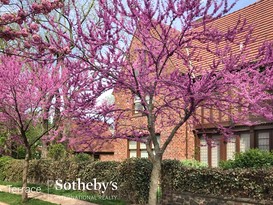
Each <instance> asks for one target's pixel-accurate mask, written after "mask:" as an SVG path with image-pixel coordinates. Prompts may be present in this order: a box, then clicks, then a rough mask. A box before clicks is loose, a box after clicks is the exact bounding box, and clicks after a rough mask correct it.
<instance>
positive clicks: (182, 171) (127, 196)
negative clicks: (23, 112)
mask: <svg viewBox="0 0 273 205" xmlns="http://www.w3.org/2000/svg"><path fill="white" fill-rule="evenodd" d="M22 165H23V160H14V159H12V160H11V159H10V158H3V157H2V158H0V180H3V179H4V180H6V181H15V182H17V181H21V178H22V167H23V166H22ZM151 170H152V164H151V162H150V161H149V160H148V159H140V158H133V159H128V160H125V161H123V162H100V161H92V160H90V161H82V162H78V161H77V160H75V159H64V160H61V161H55V160H32V161H31V163H30V169H29V179H30V182H33V183H46V182H47V180H48V179H50V180H56V179H62V180H63V181H74V180H76V179H77V178H80V179H81V181H83V182H90V181H92V180H93V179H94V178H96V179H97V181H105V182H111V181H112V182H117V186H118V189H117V190H116V191H115V190H110V189H108V190H107V192H106V193H104V195H106V196H113V195H115V196H117V197H118V198H119V199H123V200H126V201H128V202H130V203H135V204H145V203H146V202H147V199H148V190H149V180H150V174H151ZM161 187H162V191H163V194H164V193H165V192H166V191H174V192H192V193H199V194H206V195H215V196H233V197H246V198H253V199H267V200H273V168H272V167H271V168H259V169H253V168H249V169H228V170H223V169H215V168H214V169H213V168H205V167H199V168H192V167H185V166H184V165H183V163H181V162H180V161H176V160H164V161H163V167H162V180H161Z"/></svg>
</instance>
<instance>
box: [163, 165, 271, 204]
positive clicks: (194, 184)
mask: <svg viewBox="0 0 273 205" xmlns="http://www.w3.org/2000/svg"><path fill="white" fill-rule="evenodd" d="M162 190H163V193H164V192H167V191H174V192H192V193H199V194H205V195H215V196H232V197H245V198H253V199H267V200H273V168H272V167H271V168H260V169H253V168H252V169H230V170H223V169H216V168H202V169H200V168H199V169H194V168H187V167H185V166H182V165H181V163H180V162H179V161H174V160H166V161H164V162H163V171H162Z"/></svg>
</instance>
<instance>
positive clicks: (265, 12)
mask: <svg viewBox="0 0 273 205" xmlns="http://www.w3.org/2000/svg"><path fill="white" fill-rule="evenodd" d="M272 13H273V0H261V1H259V2H256V3H254V4H252V5H250V6H248V7H245V8H243V9H241V10H238V11H236V12H234V13H231V14H229V15H226V16H224V17H222V18H220V19H217V20H216V21H214V22H213V25H214V26H215V27H217V28H218V27H219V28H220V29H221V28H223V27H225V28H227V27H228V26H229V25H234V24H235V23H236V21H237V20H238V18H239V17H242V18H246V19H247V21H248V23H251V24H253V25H254V31H253V37H254V38H256V40H255V42H253V43H252V44H250V45H249V48H250V51H251V52H250V54H251V56H255V54H256V52H257V50H258V47H259V46H260V45H261V44H262V42H264V41H266V40H273V15H272ZM138 46H139V44H138V42H137V41H136V40H135V39H133V40H132V43H131V48H130V49H131V51H132V52H133V51H134V50H135V49H137V48H138ZM238 49H239V48H238ZM204 55H206V54H204ZM206 59H209V56H207V58H206ZM114 96H115V103H116V105H117V106H118V107H120V108H128V109H132V116H131V117H130V120H128V122H124V123H127V125H128V126H130V125H134V126H136V125H137V126H141V125H145V123H144V121H143V118H142V116H140V115H138V112H137V108H138V107H139V106H140V102H139V99H137V98H135V97H134V96H132V93H130V92H129V91H128V92H119V91H117V90H114ZM199 112H200V113H201V115H202V116H210V117H212V118H214V119H218V120H219V122H221V123H222V124H223V125H226V126H228V125H230V123H231V120H230V119H228V118H227V117H225V116H221V113H220V112H215V111H212V110H208V109H204V108H201V109H200V110H199ZM260 122H261V123H260V124H259V125H255V126H251V127H249V126H243V125H239V124H238V125H234V133H235V135H234V137H232V138H231V139H230V140H229V141H228V142H225V141H223V139H222V137H221V136H220V135H219V134H217V132H216V128H215V127H214V126H213V125H212V124H209V123H208V122H206V120H202V123H203V126H204V127H205V128H206V129H205V130H203V131H201V129H199V128H198V127H191V126H190V125H188V124H185V125H184V126H182V127H181V128H180V129H179V130H178V132H177V134H176V136H175V137H174V138H173V141H172V142H171V143H170V144H169V146H168V148H167V150H166V151H165V153H164V155H163V159H178V160H182V159H192V158H196V159H197V160H199V161H201V162H204V163H206V164H208V165H209V166H212V167H215V166H218V164H219V161H220V160H227V159H231V158H232V157H233V154H234V153H235V152H240V151H245V150H247V149H249V148H260V149H263V150H273V123H272V122H267V121H263V120H261V121H260ZM116 129H119V127H117V128H116ZM204 132H205V133H206V134H207V136H208V137H209V139H210V140H211V141H212V142H213V143H212V144H214V145H213V146H210V145H208V144H207V141H206V140H205V139H204V138H202V134H203V133H204ZM167 133H168V129H165V130H161V132H160V133H158V140H159V142H162V141H164V140H166V137H167ZM113 145H114V155H113V159H114V160H117V161H121V160H124V159H126V158H130V157H147V156H148V155H147V152H146V151H145V145H144V144H142V143H140V142H135V141H130V140H126V139H117V140H116V142H114V143H113Z"/></svg>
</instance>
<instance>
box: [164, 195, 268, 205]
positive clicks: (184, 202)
mask: <svg viewBox="0 0 273 205" xmlns="http://www.w3.org/2000/svg"><path fill="white" fill-rule="evenodd" d="M161 202H162V203H161V205H221V204H228V205H254V204H264V205H269V204H273V202H272V201H264V200H262V201H258V200H256V201H255V200H253V199H247V198H228V197H213V196H205V195H200V194H192V193H171V192H169V193H168V192H167V193H164V194H163V198H162V200H161Z"/></svg>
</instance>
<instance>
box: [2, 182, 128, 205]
mask: <svg viewBox="0 0 273 205" xmlns="http://www.w3.org/2000/svg"><path fill="white" fill-rule="evenodd" d="M0 185H12V186H14V187H21V186H22V183H21V182H5V181H0ZM28 187H40V188H41V191H42V192H44V193H49V194H55V195H60V196H66V197H71V198H74V199H79V200H83V201H88V202H92V203H96V204H101V205H126V203H125V202H124V201H122V200H116V199H111V198H107V197H105V198H103V197H100V196H99V195H95V194H93V193H90V192H83V191H74V190H56V189H54V188H53V187H52V188H48V187H47V186H45V185H37V184H28ZM0 198H1V197H0ZM3 202H4V201H3Z"/></svg>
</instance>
